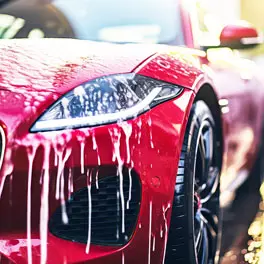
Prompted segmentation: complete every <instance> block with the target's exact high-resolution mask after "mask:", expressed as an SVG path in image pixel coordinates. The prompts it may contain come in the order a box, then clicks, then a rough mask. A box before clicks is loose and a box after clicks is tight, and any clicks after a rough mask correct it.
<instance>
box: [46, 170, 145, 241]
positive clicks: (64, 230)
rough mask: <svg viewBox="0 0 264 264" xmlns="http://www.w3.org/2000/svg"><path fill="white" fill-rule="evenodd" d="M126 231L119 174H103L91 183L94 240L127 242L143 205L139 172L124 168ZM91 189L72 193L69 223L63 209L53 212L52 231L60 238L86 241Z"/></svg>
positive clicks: (68, 206)
mask: <svg viewBox="0 0 264 264" xmlns="http://www.w3.org/2000/svg"><path fill="white" fill-rule="evenodd" d="M123 192H124V205H125V207H124V208H125V211H124V213H125V217H124V220H125V232H124V233H122V201H121V196H120V178H119V176H116V175H113V176H106V177H102V178H101V179H100V177H99V181H98V188H97V184H96V183H95V182H94V180H93V182H92V185H91V202H92V212H91V243H93V244H97V245H124V244H125V243H126V242H127V241H128V240H129V239H130V237H131V236H132V234H133V231H134V229H135V225H136V222H137V217H138V213H139V207H140V199H141V186H140V182H139V178H138V176H137V174H136V173H135V172H133V171H131V173H130V174H129V172H128V170H127V169H124V171H123ZM88 197H89V195H88V188H83V189H81V190H79V191H77V192H75V193H73V195H72V197H71V199H70V200H68V201H67V202H66V211H67V215H68V219H69V221H68V224H64V223H63V222H62V213H61V208H58V209H57V210H56V211H55V213H54V214H53V215H52V217H51V219H50V222H49V230H50V232H51V233H52V234H53V235H55V236H57V237H60V238H63V239H66V240H71V241H76V242H81V243H87V238H88V225H89V219H88V217H89V200H88Z"/></svg>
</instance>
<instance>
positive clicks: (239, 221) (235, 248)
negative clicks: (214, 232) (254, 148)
mask: <svg viewBox="0 0 264 264" xmlns="http://www.w3.org/2000/svg"><path fill="white" fill-rule="evenodd" d="M263 189H264V185H263ZM262 194H264V192H262ZM220 263H221V264H245V263H250V264H261V263H264V201H262V199H261V194H260V190H259V186H258V183H257V181H256V180H252V179H250V180H248V181H247V182H246V183H245V184H244V185H243V186H242V187H241V188H240V189H239V191H238V193H237V195H236V198H235V200H234V202H233V204H232V205H231V206H230V207H229V208H226V209H225V210H224V221H223V238H222V253H221V262H220Z"/></svg>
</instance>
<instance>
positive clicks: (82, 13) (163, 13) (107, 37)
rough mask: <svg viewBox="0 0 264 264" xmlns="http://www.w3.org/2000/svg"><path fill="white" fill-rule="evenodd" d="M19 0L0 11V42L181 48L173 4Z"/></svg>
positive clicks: (172, 0) (168, 0)
mask: <svg viewBox="0 0 264 264" xmlns="http://www.w3.org/2000/svg"><path fill="white" fill-rule="evenodd" d="M47 2H48V1H46V3H45V1H44V0H38V1H33V0H23V1H18V2H14V3H12V4H9V5H7V6H5V7H4V8H2V9H1V15H0V37H1V38H25V37H26V38H28V37H30V38H36V37H46V38H50V37H59V38H60V37H61V38H62V37H72V38H78V39H87V40H95V41H108V42H118V43H126V42H147V43H169V44H177V45H182V44H183V34H182V30H181V20H180V14H179V6H178V5H179V4H178V1H177V0H125V1H124V0H96V1H95V0H54V1H50V3H47Z"/></svg>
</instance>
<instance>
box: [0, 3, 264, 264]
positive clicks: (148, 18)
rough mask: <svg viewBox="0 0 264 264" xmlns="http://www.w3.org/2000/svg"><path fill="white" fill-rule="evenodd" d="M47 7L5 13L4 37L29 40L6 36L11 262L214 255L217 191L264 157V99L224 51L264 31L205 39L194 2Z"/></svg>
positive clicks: (202, 259) (6, 200)
mask: <svg viewBox="0 0 264 264" xmlns="http://www.w3.org/2000/svg"><path fill="white" fill-rule="evenodd" d="M43 2H44V1H42V3H40V2H38V1H32V2H31V1H17V2H14V3H11V4H9V5H6V6H5V7H3V8H2V9H1V15H0V26H1V31H0V36H1V38H2V39H10V38H30V39H29V40H1V41H0V65H1V72H0V168H1V171H0V180H1V181H0V191H1V192H0V194H1V199H0V215H1V218H0V252H1V254H2V256H3V259H5V260H6V259H8V260H10V261H12V262H14V263H34V264H35V263H84V262H87V263H131V264H134V263H159V264H160V263H214V262H217V261H218V254H219V243H218V242H219V234H220V227H221V217H220V205H219V203H220V197H221V198H222V199H223V201H226V200H228V198H230V196H232V194H233V193H234V191H235V190H236V189H237V187H238V186H239V185H240V184H241V183H242V182H243V181H244V180H245V179H246V178H247V177H248V176H249V175H250V171H251V169H252V167H253V165H254V164H255V166H259V163H258V162H256V161H257V158H258V153H260V154H261V146H262V141H261V137H262V128H263V105H264V104H263V103H264V89H263V84H262V83H261V82H260V81H259V80H258V78H257V77H256V76H255V72H254V71H255V68H254V65H253V64H252V63H251V62H250V61H247V60H244V59H241V58H240V57H238V56H236V55H234V54H233V52H232V51H231V50H230V49H224V47H227V48H235V49H240V48H241V49H242V48H251V47H254V46H255V45H257V44H258V43H259V42H260V37H259V36H258V33H257V31H256V30H255V29H254V28H252V27H251V26H250V25H247V24H246V25H245V24H243V25H229V26H228V25H227V26H225V27H224V29H223V30H222V32H221V36H220V40H219V45H218V46H217V45H216V44H215V43H213V44H210V45H203V46H201V45H199V40H200V38H201V35H203V33H204V32H203V30H202V29H201V28H200V27H199V16H198V13H197V9H196V6H195V5H194V4H192V5H190V3H188V1H177V0H166V1H164V0H162V1H158V0H156V1H153V0H152V1H150V0H144V1H142V0H141V1H131V2H127V1H117V0H115V1H88V0H86V1H70V0H69V1H62V0H61V1H60V0H57V1H53V2H52V3H43ZM46 2H47V1H46ZM43 37H45V38H50V37H59V38H78V39H86V40H93V41H99V42H93V41H85V40H66V39H57V40H55V39H52V40H50V39H38V40H36V38H43ZM32 39H34V40H32ZM104 41H106V42H113V43H122V44H123V45H120V44H107V43H100V42H104ZM125 43H126V44H125ZM129 43H130V44H129ZM131 43H145V44H131ZM146 43H147V44H146ZM153 43H160V44H170V45H171V46H167V45H154V44H153ZM176 46H185V47H176ZM220 48H221V49H220ZM205 50H206V51H205ZM260 173H261V171H260V170H259V174H260ZM255 177H260V176H259V175H255ZM220 183H221V188H220Z"/></svg>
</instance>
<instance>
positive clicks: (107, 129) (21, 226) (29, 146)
mask: <svg viewBox="0 0 264 264" xmlns="http://www.w3.org/2000/svg"><path fill="white" fill-rule="evenodd" d="M192 99H193V92H192V91H190V90H187V89H186V90H184V92H183V93H182V94H181V95H180V96H179V97H178V98H176V99H175V100H171V101H168V102H166V103H163V104H161V105H159V106H157V107H155V108H154V109H152V110H150V111H149V112H147V113H145V114H143V115H141V116H139V117H137V118H135V119H134V120H130V121H127V122H124V123H123V124H112V125H105V126H100V127H95V128H89V129H88V128H87V129H76V130H69V131H59V132H56V133H55V132H52V133H50V132H45V133H37V134H26V135H23V136H21V137H18V138H10V137H9V134H8V127H7V129H6V135H7V149H6V153H11V154H10V155H6V156H5V159H4V163H3V167H2V169H1V182H2V183H4V184H3V190H2V195H1V200H0V214H1V218H0V253H1V254H2V255H4V256H5V257H7V258H8V259H10V260H11V261H13V262H14V263H28V261H29V258H28V253H29V252H30V255H31V254H32V263H39V262H40V260H41V259H42V261H43V258H46V259H47V263H83V262H87V261H89V263H122V261H125V263H147V261H148V260H149V259H150V258H151V263H161V262H162V260H163V257H164V247H165V245H166V239H167V231H168V228H169V221H170V208H171V201H172V197H173V191H174V184H175V177H176V173H177V167H178V158H179V155H180V151H181V145H182V141H183V136H184V130H185V126H186V123H187V119H188V113H189V110H190V107H191V104H192ZM128 130H129V131H131V133H129V132H128ZM18 134H19V133H18ZM12 135H14V133H12ZM9 158H10V159H9ZM11 164H12V165H13V171H12V173H6V172H8V168H9V167H10V166H11ZM121 164H123V165H124V166H125V167H126V168H133V170H134V171H135V172H136V173H137V175H138V177H139V180H140V184H141V197H140V198H141V199H140V200H141V202H140V209H139V213H138V217H137V221H136V223H135V229H134V231H133V234H132V237H131V238H130V239H129V241H128V242H127V243H124V245H115V246H113V245H94V244H93V243H92V244H91V245H89V250H88V251H89V253H88V251H87V243H79V242H73V241H69V240H65V239H62V238H58V237H55V236H54V235H53V234H52V233H50V232H48V233H47V232H44V231H45V230H46V229H45V228H47V224H48V222H47V221H48V220H49V218H50V217H51V216H52V215H53V213H54V212H55V210H56V209H57V208H58V207H60V205H61V203H64V202H63V201H64V200H67V199H68V197H70V196H71V193H72V190H73V191H74V192H76V191H78V190H80V189H81V188H84V187H87V184H88V186H89V182H88V183H87V179H88V176H87V175H88V174H87V171H88V169H89V168H91V167H92V168H97V167H98V166H116V167H117V168H118V167H119V166H120V165H121ZM69 169H72V170H73V171H74V174H73V175H72V182H70V183H69V181H67V182H66V180H65V182H63V181H62V178H61V177H60V176H59V177H60V179H59V180H58V175H60V173H58V171H64V170H69ZM31 171H32V173H31ZM45 171H46V173H45ZM62 175H63V176H62V177H64V174H62ZM65 177H66V176H65ZM30 179H32V180H30ZM62 182H63V185H62ZM29 186H30V187H31V188H30V189H31V192H30V194H31V197H30V199H29V196H28V189H29ZM99 188H100V186H99ZM58 190H59V191H58ZM29 204H30V211H31V213H30V214H28V210H29V208H28V205H29ZM29 215H30V219H31V221H30V226H31V228H30V229H31V232H28V233H27V230H28V228H27V227H28V226H29V220H28V219H29ZM45 233H47V236H46V235H45ZM29 236H30V237H31V242H30V243H29V240H27V238H28V237H29ZM30 244H31V247H30V248H32V250H30V251H28V248H29V245H30ZM43 252H44V254H43ZM45 252H46V253H45Z"/></svg>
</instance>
